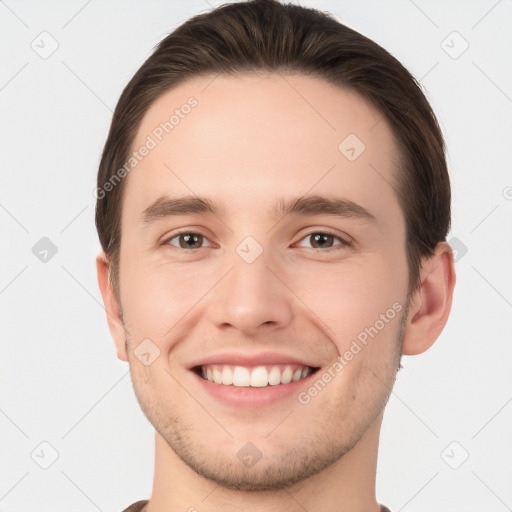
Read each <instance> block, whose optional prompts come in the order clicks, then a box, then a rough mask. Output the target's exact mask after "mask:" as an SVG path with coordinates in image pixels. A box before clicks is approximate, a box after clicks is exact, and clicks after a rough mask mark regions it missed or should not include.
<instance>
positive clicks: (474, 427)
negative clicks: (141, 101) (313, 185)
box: [0, 0, 512, 512]
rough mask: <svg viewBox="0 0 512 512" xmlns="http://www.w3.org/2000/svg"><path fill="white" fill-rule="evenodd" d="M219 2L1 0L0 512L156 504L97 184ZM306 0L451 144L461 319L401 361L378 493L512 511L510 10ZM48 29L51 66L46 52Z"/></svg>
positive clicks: (149, 448)
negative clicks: (147, 89)
mask: <svg viewBox="0 0 512 512" xmlns="http://www.w3.org/2000/svg"><path fill="white" fill-rule="evenodd" d="M219 3H220V2H212V1H210V2H206V1H203V0H195V1H191V2H185V1H181V2H178V1H165V2H164V1H152V2H147V1H146V2H144V1H142V0H141V1H136V2H135V1H130V2H128V1H125V2H120V1H119V2H114V1H99V0H92V1H88V2H87V1H84V0H73V1H60V2H57V1H52V2H36V1H30V2H29V1H26V2H22V1H15V0H5V1H0V34H1V36H0V37H1V43H2V44H1V50H0V52H1V76H0V101H1V133H0V159H1V171H2V174H1V188H0V190H1V192H0V223H1V233H2V237H1V240H2V243H1V247H2V265H1V273H0V306H1V308H2V321H1V323H0V329H1V331H0V332H1V341H2V342H1V357H0V365H1V366H0V379H1V404H0V405H1V407H0V429H1V441H0V446H1V457H0V511H10V512H22V511H23V512H26V511H32V512H49V511H52V512H59V511H66V512H69V511H71V510H72V511H77V512H89V511H95V510H100V511H105V512H107V511H119V510H121V509H122V508H123V507H125V506H127V505H128V504H129V503H131V502H133V501H136V500H138V499H143V498H148V497H149V496H150V492H151V484H152V476H153V475H152V472H153V456H154V447H153V430H152V427H151V425H150V424H149V423H148V422H147V420H146V419H145V417H144V416H143V414H142V412H141V411H140V409H139V407H138V404H137V402H136V400H135V397H134V394H133V390H132V387H131V382H130V378H129V374H128V366H127V363H123V362H121V361H119V360H117V357H116V353H115V351H114V344H113V342H112V340H111V338H110V334H109V331H108V328H107V323H106V320H105V314H104V311H103V308H102V305H101V297H100V293H99V291H98V287H97V283H96V275H95V265H94V257H95V255H96V253H97V252H98V250H99V242H98V240H97V235H96V232H95V228H94V204H95V201H94V197H93V194H92V191H93V188H94V187H95V174H96V171H97V165H98V163H99V157H100V152H101V149H102V146H103V143H104V141H105V138H106V134H107V130H108V127H109V124H110V120H111V115H112V110H113V108H114V106H115V104H116V102H117V99H118V97H119V95H120V93H121V90H122V88H123V87H124V85H125V84H126V83H127V81H128V80H129V79H130V78H131V76H132V75H133V73H134V72H135V71H136V70H137V68H138V67H139V66H140V64H141V63H142V62H143V60H144V59H145V58H146V57H147V56H148V55H149V53H150V52H151V50H152V48H153V46H154V45H155V44H156V43H157V42H158V41H159V40H160V39H162V38H163V37H164V35H165V34H167V33H168V32H169V31H171V30H172V29H173V28H174V27H176V26H177V25H179V24H180V23H182V22H183V21H184V20H186V19H187V18H188V17H190V16H191V15H193V14H196V13H199V12H204V11H206V10H209V9H210V6H215V5H218V4H219ZM301 3H302V4H303V5H310V6H315V7H317V8H319V9H322V10H327V11H330V12H332V13H333V14H335V15H336V17H338V18H339V19H340V20H342V21H343V22H345V23H346V24H348V25H349V26H351V27H353V28H355V29H356V30H358V31H360V32H362V33H363V34H365V35H367V36H369V37H370V38H372V39H374V40H375V41H377V42H378V43H379V44H381V45H382V46H384V47H385V48H386V49H387V50H389V51H390V52H391V53H393V54H394V55H395V56H396V57H398V59H399V60H401V61H402V62H403V63H404V64H405V65H406V66H407V67H408V68H409V69H410V70H411V72H412V73H413V74H414V75H415V76H416V77H417V78H418V79H419V80H420V81H421V83H422V85H423V86H424V88H425V90H426V93H427V95H428V98H429V99H430V101H431V102H432V104H433V106H434V109H435V111H436V113H437V115H438V118H439V120H440V124H441V127H442V129H443V132H444V135H445V137H446V141H447V144H448V159H449V166H450V172H451V177H452V182H453V196H454V197H453V228H452V233H451V234H450V238H451V237H456V238H457V241H455V242H453V239H452V242H453V243H454V245H457V248H458V258H459V259H458V262H457V274H458V282H457V286H456V291H455V300H454V305H453V310H452V315H451V318H450V320H449V322H448V325H447V327H446V329H445V331H444V332H443V334H442V335H441V337H440V339H439V340H438V341H437V343H436V344H435V345H434V346H433V347H432V348H431V349H430V350H429V351H428V352H426V353H425V354H423V355H420V356H414V357H404V360H403V365H404V369H403V370H402V371H401V372H400V373H399V375H398V379H397V384H396V387H395V389H394V392H393V394H392V396H391V398H390V401H389V404H388V408H387V412H386V414H385V417H384V424H383V429H382V438H381V446H380V458H379V465H378V474H377V497H378V499H379V501H380V502H381V503H385V504H387V505H388V506H389V507H390V508H391V509H392V511H393V512H399V511H405V512H413V511H432V510H443V511H465V512H471V511H484V510H485V511H486V512H489V511H497V512H501V511H506V510H512V508H511V507H512V490H511V485H510V483H511V482H512V469H511V459H512V442H511V435H510V432H511V431H512V429H511V426H512V403H511V402H512V387H511V385H510V384H511V380H512V379H511V374H512V372H511V366H512V357H511V339H512V336H511V334H512V333H511V324H510V313H511V308H512V303H511V302H512V279H511V273H512V272H511V262H512V254H511V253H512V251H511V237H510V232H511V215H510V214H511V210H512V200H511V199H512V176H511V174H510V172H509V170H510V168H511V150H510V147H511V141H512V126H511V124H512V123H511V120H512V117H511V113H512V69H511V66H510V63H511V62H512V44H511V43H512V41H511V33H512V30H511V21H512V2H511V1H510V0H501V1H496V0H488V1H487V0H485V1H484V0H482V1H471V2H470V1H464V2H462V1H451V2H449V1H435V2H434V1H426V0H423V1H421V0H415V1H414V2H413V1H412V0H401V1H392V2H391V1H388V2H377V1H375V2H369V1H358V2H356V1H334V0H331V1H328V0H324V1H317V2H315V1H305V0H304V1H302V2H301ZM43 31H46V32H48V33H49V34H50V36H48V35H42V36H41V35H40V34H41V32H43ZM454 31H456V32H458V34H459V35H457V34H453V32H454ZM52 39H54V40H55V41H56V42H57V43H58V48H57V50H56V51H55V52H54V53H53V54H52V55H51V56H49V57H48V58H46V59H43V58H41V57H40V55H39V54H38V53H37V52H36V51H35V50H34V49H33V48H32V46H33V47H35V48H37V49H38V51H39V53H41V52H43V51H49V50H50V49H51V45H52V44H55V43H53V42H52ZM443 41H444V42H443ZM465 41H467V43H468V44H469V47H468V49H467V50H466V51H465V52H464V53H462V54H461V55H460V56H459V55H458V54H459V53H460V52H461V51H462V50H463V49H464V47H465V44H466V43H465ZM31 45H32V46H31ZM44 56H46V55H44ZM454 57H457V58H454ZM42 237H48V238H49V239H50V240H51V241H52V242H53V243H54V244H55V246H56V247H57V249H58V252H57V253H56V254H55V255H54V256H53V257H50V255H51V254H49V255H48V257H47V259H48V261H46V262H42V261H40V260H39V259H38V258H37V257H36V255H34V254H33V252H32V248H33V247H34V245H35V244H36V243H37V242H38V241H39V240H40V239H41V238H42ZM462 244H463V245H462ZM464 247H466V248H467V253H466V254H464V250H463V249H464ZM43 441H46V442H47V443H49V444H50V445H51V446H52V447H53V448H50V447H49V446H48V445H40V443H41V442H43ZM52 450H55V451H56V452H57V453H58V458H57V459H56V460H55V462H54V463H53V464H52V465H51V466H50V467H49V468H48V469H42V468H41V467H40V466H41V465H47V464H49V463H50V462H52V460H53V459H52V456H53V455H54V452H53V451H52ZM31 454H32V455H31ZM466 454H469V458H467V460H464V458H465V457H466ZM459 465H460V467H458V469H454V467H456V466H459ZM193 505H194V506H196V508H198V510H199V511H201V503H196V504H193Z"/></svg>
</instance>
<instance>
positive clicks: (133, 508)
mask: <svg viewBox="0 0 512 512" xmlns="http://www.w3.org/2000/svg"><path fill="white" fill-rule="evenodd" d="M147 504H148V500H141V501H137V502H135V503H132V504H131V505H130V506H129V507H128V508H125V509H124V510H123V512H141V511H142V509H143V508H144V507H145V506H146V505H147ZM384 512H387V511H384Z"/></svg>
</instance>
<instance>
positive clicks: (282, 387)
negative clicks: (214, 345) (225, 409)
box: [190, 370, 318, 407]
mask: <svg viewBox="0 0 512 512" xmlns="http://www.w3.org/2000/svg"><path fill="white" fill-rule="evenodd" d="M317 371H318V370H317ZM190 373H191V374H192V376H193V377H194V378H195V379H196V380H197V381H198V382H199V385H200V386H202V387H203V389H204V390H205V391H206V392H207V393H209V394H211V395H212V396H213V397H214V398H216V399H217V400H220V401H222V402H224V403H226V404H228V405H233V406H236V407H260V406H264V405H271V404H273V403H276V402H279V401H281V400H284V399H286V398H289V397H290V396H293V395H295V396H297V395H298V393H299V392H300V391H302V390H303V388H304V387H307V386H308V385H309V382H310V379H311V377H313V376H314V375H315V374H316V373H317V372H314V373H311V374H309V375H308V376H307V377H304V378H303V379H299V380H296V381H293V382H290V383H289V384H277V385H276V386H265V387H261V388H257V387H249V386H242V387H238V386H233V385H231V386H224V385H222V384H215V382H210V381H209V380H205V379H203V378H202V377H200V376H199V375H197V373H195V372H193V371H191V372H190Z"/></svg>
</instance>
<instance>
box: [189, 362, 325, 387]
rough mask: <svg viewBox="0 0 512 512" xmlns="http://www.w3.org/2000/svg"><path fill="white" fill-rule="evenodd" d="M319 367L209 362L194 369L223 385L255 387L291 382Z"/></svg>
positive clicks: (313, 371)
mask: <svg viewBox="0 0 512 512" xmlns="http://www.w3.org/2000/svg"><path fill="white" fill-rule="evenodd" d="M318 369H319V368H317V367H311V366H304V365H299V364H273V365H262V366H235V365H229V364H209V365H203V366H196V367H194V368H192V371H193V372H194V373H196V374H197V375H199V377H201V378H202V379H204V380H207V381H209V382H212V383H214V384H218V385H221V386H235V387H254V388H263V387H266V386H278V385H282V384H289V383H290V382H295V381H298V380H301V379H305V378H306V377H308V376H309V375H311V374H313V373H315V372H316V371H317V370H318Z"/></svg>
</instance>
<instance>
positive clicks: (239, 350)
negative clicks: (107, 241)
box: [120, 74, 408, 490]
mask: <svg viewBox="0 0 512 512" xmlns="http://www.w3.org/2000/svg"><path fill="white" fill-rule="evenodd" d="M213 78H214V77H213V76H212V77H206V78H201V79H200V80H194V81H189V82H187V83H184V84H182V85H180V86H179V87H177V88H175V89H173V90H171V91H169V92H168V93H166V94H165V95H163V96H162V97H161V98H160V99H158V100H157V101H156V102H155V103H154V104H153V105H152V107H151V108H150V109H149V110H148V112H147V113H146V115H145V117H144V119H143V121H142V124H141V126H140V129H139V131H138V135H137V137H136V140H135V142H134V145H133V149H137V148H140V147H141V146H143V145H144V144H147V141H148V136H150V137H151V139H152V140H153V141H154V142H156V147H153V148H152V149H151V150H150V151H149V154H148V155H147V156H146V157H145V158H144V159H143V160H142V161H141V163H139V164H138V166H137V167H136V168H135V169H134V170H133V171H131V173H130V174H129V176H128V177H127V178H126V179H127V182H126V188H125V190H124V200H123V209H122V237H121V250H120V302H121V307H122V311H123V319H124V327H125V329H126V336H127V347H128V357H129V363H130V369H131V374H132V380H133V384H134V388H135V392H136V395H137V398H138V400H139V402H140V405H141V407H142V409H143V411H144V412H145V414H146V415H147V417H148V419H149V420H150V421H151V423H152V424H153V425H154V427H155V429H156V430H157V432H158V434H159V435H160V436H161V437H162V438H163V439H164V440H165V441H166V442H167V443H168V445H169V446H170V447H171V448H172V450H173V451H174V452H175V453H176V454H177V455H178V456H179V457H180V458H181V459H182V460H183V461H185V462H186V463H187V464H188V465H189V466H190V467H191V468H192V469H194V470H195V471H196V472H198V473H200V474H202V475H203V476H206V477H208V478H211V479H213V480H215V481H216V482H218V483H219V484H222V485H225V486H228V487H233V488H238V489H247V490H249V489H258V488H260V489H263V488H278V487H281V486H283V485H286V484H290V483H293V482H297V481H299V480H301V479H304V478H306V477H309V476H311V475H313V474H315V473H318V472H319V471H320V470H322V469H324V468H327V467H328V466H329V465H331V464H333V463H334V462H336V461H337V460H339V459H340V457H341V456H342V455H344V454H345V453H346V452H347V451H348V450H350V449H351V448H353V447H354V446H355V445H356V443H358V441H360V440H361V439H362V438H363V437H364V434H365V433H366V432H367V431H369V429H370V427H372V426H373V427H374V428H375V425H377V424H378V423H379V421H380V420H381V419H382V416H381V412H382V410H383V407H384V405H385V403H386V401H387V398H388V396H389V394H390V392H391V387H392V385H393V382H394V378H395V375H396V371H397V368H398V366H399V360H400V354H401V350H400V349H401V347H400V344H401V320H403V317H404V314H405V310H406V300H407V289H408V268H407V258H406V251H405V221H404V217H403V214H402V212H401V209H400V207H399V204H398V201H397V197H396V191H395V187H396V172H397V166H398V152H397V147H396V144H395V141H394V138H393V136H392V133H391V130H390V128H389V126H388V124H387V123H386V121H385V120H383V119H382V116H381V114H380V113H379V112H378V111H377V110H375V109H374V108H372V107H371V106H370V105H369V104H367V103H366V102H365V101H364V100H363V99H361V98H360V97H359V96H358V95H356V94H354V93H352V92H349V91H346V90H343V89H340V88H338V87H335V86H333V85H330V84H328V83H326V82H324V81H322V80H319V79H316V78H311V77H305V76H301V75H294V76H290V75H287V76H280V75H278V74H268V75H264V76H257V75H255V74H252V75H247V76H244V77H238V78H234V77H225V76H218V77H217V78H215V79H214V80H213ZM212 80H213V81H212ZM191 96H193V97H194V98H195V99H196V100H197V105H195V106H194V107H193V108H184V109H183V108H181V107H182V106H183V105H184V104H186V103H187V99H188V98H189V97H191ZM176 109H181V110H180V113H181V115H178V117H179V121H178V122H175V124H174V125H173V128H172V130H169V133H168V134H166V133H165V132H163V134H162V133H161V132H162V131H161V130H160V131H158V129H157V127H159V126H160V123H162V122H165V121H167V120H168V119H169V117H170V116H171V115H172V114H173V112H174V111H175V110H176ZM184 112H188V113H184ZM174 121H176V119H175V120H174ZM155 129H157V131H156V132H155ZM155 133H157V134H160V138H161V139H162V140H161V141H159V140H158V137H157V136H155ZM347 137H348V139H347ZM361 143H362V144H364V146H363V145H362V144H361ZM340 144H341V145H340ZM149 145H150V146H153V144H151V143H150V144H149ZM363 149H364V150H363ZM195 196H198V197H201V198H208V199H209V200H210V201H211V202H212V203H214V205H215V206H217V205H222V207H223V209H220V207H219V210H218V211H216V213H215V214H213V213H201V212H196V213H181V214H179V215H163V214H164V213H166V212H165V211H163V210H165V208H160V209H158V208H155V206H154V205H155V203H156V202H157V201H158V200H162V199H163V198H166V199H176V198H180V197H189V198H190V197H192V198H193V197H195ZM310 196H322V197H325V198H328V199H333V200H340V201H344V202H345V203H344V204H341V203H340V204H339V205H338V207H337V208H335V209H334V210H332V212H338V213H339V214H340V215H332V214H329V212H328V211H326V210H323V209H322V208H321V209H320V210H319V212H320V213H315V212H313V211H312V210H311V209H309V210H307V211H305V212H304V211H302V212H294V213H289V214H287V215H284V214H283V213H282V212H281V213H279V206H280V205H281V204H288V203H289V202H293V201H294V200H296V199H299V198H302V200H304V199H307V198H309V197H310ZM160 204H162V203H161V202H160ZM152 206H153V208H151V207H152ZM169 210H170V207H168V208H167V209H166V211H167V213H169ZM322 212H323V213H322ZM178 233H181V236H178ZM329 249H330V250H329ZM143 340H150V341H145V342H144V343H145V344H144V345H141V348H139V349H138V350H137V351H136V352H135V353H134V350H135V349H137V347H138V346H139V344H140V343H141V342H142V341H143ZM158 351H159V356H158V357H157V358H156V359H155V360H154V361H153V362H152V363H151V364H148V365H146V364H144V361H145V362H146V363H147V362H149V361H150V360H152V359H153V358H154V357H155V356H156V355H157V354H158ZM141 352H142V353H143V354H146V355H142V356H141ZM348 352H350V353H351V354H352V357H350V354H348ZM136 354H138V355H139V357H140V359H139V357H136ZM148 354H149V355H148ZM141 361H142V362H141ZM212 362H215V364H210V365H208V363H212ZM336 362H337V364H336ZM255 367H260V368H258V369H257V370H256V371H255V372H254V374H251V372H252V370H254V368H255ZM261 367H264V369H263V368H261ZM304 368H311V369H316V371H315V372H314V373H313V374H310V375H307V376H306V377H305V378H301V379H299V380H295V381H292V382H290V383H286V382H287V381H288V380H289V378H291V374H294V376H295V378H297V377H298V376H299V375H301V376H302V375H305V374H306V373H307V372H309V371H311V370H307V371H304V372H302V369H304ZM203 370H204V374H205V375H206V376H207V377H208V376H210V377H211V378H213V377H215V378H216V380H217V381H219V379H222V378H224V379H226V380H225V382H229V381H230V378H235V380H236V381H237V383H240V384H242V385H241V386H234V385H227V384H220V383H218V382H217V383H216V382H209V381H208V380H205V379H204V378H203V377H202V376H201V374H202V373H203ZM219 375H220V377H219ZM233 375H235V377H233ZM251 375H252V378H253V379H254V380H253V383H254V384H256V385H255V386H247V384H248V382H247V381H245V380H244V379H246V378H248V376H249V378H251ZM326 375H330V376H331V378H330V379H329V377H328V376H327V377H326ZM230 376H231V377H230ZM268 378H270V379H271V382H272V384H269V385H267V386H265V387H263V385H264V383H265V379H268ZM238 379H240V380H238ZM259 379H261V380H259ZM319 380H320V381H321V383H320V384H318V381H319ZM281 381H283V382H285V383H281V384H277V382H281ZM315 383H317V384H316V387H315ZM322 383H323V385H322ZM259 386H262V387H259ZM312 389H313V390H312ZM315 389H316V391H315ZM248 443H250V444H248ZM169 453H172V452H169ZM260 457H261V458H260Z"/></svg>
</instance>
